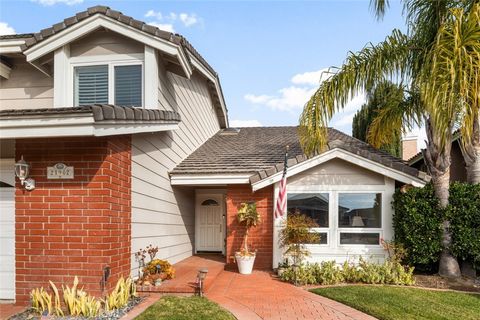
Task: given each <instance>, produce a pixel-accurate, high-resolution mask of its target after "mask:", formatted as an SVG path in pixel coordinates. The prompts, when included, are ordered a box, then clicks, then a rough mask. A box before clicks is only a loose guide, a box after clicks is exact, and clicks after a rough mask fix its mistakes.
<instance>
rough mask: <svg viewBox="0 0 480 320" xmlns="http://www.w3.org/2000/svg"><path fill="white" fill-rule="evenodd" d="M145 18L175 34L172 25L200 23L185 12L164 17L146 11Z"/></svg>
mask: <svg viewBox="0 0 480 320" xmlns="http://www.w3.org/2000/svg"><path fill="white" fill-rule="evenodd" d="M71 1H72V0H71ZM145 17H146V18H152V19H154V20H153V21H151V22H148V24H150V25H152V26H155V27H157V28H160V29H162V30H166V31H169V32H175V28H174V25H175V24H176V23H181V24H183V25H184V26H185V27H187V28H188V27H191V26H193V25H196V24H198V23H200V21H201V19H200V18H199V17H198V16H197V15H196V14H195V13H185V12H182V13H175V12H170V13H169V14H167V15H165V14H162V13H161V12H160V11H155V10H148V11H147V12H146V13H145Z"/></svg>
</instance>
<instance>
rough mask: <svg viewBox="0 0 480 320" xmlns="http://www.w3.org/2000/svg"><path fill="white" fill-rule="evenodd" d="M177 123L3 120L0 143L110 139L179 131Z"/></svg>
mask: <svg viewBox="0 0 480 320" xmlns="http://www.w3.org/2000/svg"><path fill="white" fill-rule="evenodd" d="M179 122H180V121H178V120H145V121H142V120H140V121H138V120H121V119H118V120H106V121H96V120H95V117H94V114H93V112H82V113H78V112H77V113H70V114H68V113H64V114H61V115H45V116H41V115H35V116H6V117H2V118H1V119H0V139H12V138H13V139H20V138H41V137H72V136H95V137H102V136H112V135H122V134H136V133H146V132H160V131H170V130H176V129H178V123H179Z"/></svg>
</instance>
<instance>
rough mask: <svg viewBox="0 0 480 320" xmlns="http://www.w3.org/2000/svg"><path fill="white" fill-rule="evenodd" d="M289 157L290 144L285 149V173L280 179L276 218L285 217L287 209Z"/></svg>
mask: <svg viewBox="0 0 480 320" xmlns="http://www.w3.org/2000/svg"><path fill="white" fill-rule="evenodd" d="M287 157H288V146H287V150H286V151H285V161H284V163H283V175H282V180H280V186H279V190H278V197H277V205H276V206H275V218H279V217H283V214H284V213H285V211H287Z"/></svg>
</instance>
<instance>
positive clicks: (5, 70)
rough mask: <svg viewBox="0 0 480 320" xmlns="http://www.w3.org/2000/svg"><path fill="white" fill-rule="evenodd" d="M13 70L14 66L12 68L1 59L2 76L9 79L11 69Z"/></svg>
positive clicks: (0, 71) (0, 70)
mask: <svg viewBox="0 0 480 320" xmlns="http://www.w3.org/2000/svg"><path fill="white" fill-rule="evenodd" d="M11 70H12V68H10V67H9V66H7V65H6V64H5V63H3V62H1V61H0V77H2V78H5V79H7V80H8V78H10V71H11Z"/></svg>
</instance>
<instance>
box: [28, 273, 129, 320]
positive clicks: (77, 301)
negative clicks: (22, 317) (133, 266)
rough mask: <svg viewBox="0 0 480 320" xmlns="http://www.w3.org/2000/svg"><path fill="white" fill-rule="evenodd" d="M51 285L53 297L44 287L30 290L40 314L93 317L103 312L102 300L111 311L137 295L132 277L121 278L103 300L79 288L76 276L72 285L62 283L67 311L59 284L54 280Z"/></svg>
mask: <svg viewBox="0 0 480 320" xmlns="http://www.w3.org/2000/svg"><path fill="white" fill-rule="evenodd" d="M50 286H51V287H52V290H53V293H54V295H53V297H52V295H51V294H49V293H47V292H46V291H45V289H43V288H35V289H33V290H32V291H31V292H30V297H31V299H32V308H33V309H34V310H35V312H37V313H39V314H42V315H43V314H44V313H47V314H48V315H53V314H55V315H57V316H60V317H63V316H64V315H71V316H74V317H81V319H84V318H92V317H96V316H98V315H100V314H101V313H102V302H103V304H104V308H103V309H104V310H106V311H111V310H113V309H119V308H122V307H124V306H125V305H126V304H127V303H128V300H130V298H132V297H134V296H135V295H136V292H135V285H134V283H133V280H132V279H131V278H127V279H124V278H123V277H122V278H120V279H119V280H118V282H117V285H116V286H115V289H114V290H113V291H112V293H110V294H109V295H107V296H106V298H105V300H101V299H98V298H95V297H92V296H90V295H88V294H87V292H85V291H84V290H83V288H78V278H77V277H75V279H74V281H73V286H72V287H69V286H68V285H65V286H63V285H62V289H63V302H64V304H65V309H66V312H64V310H62V306H61V302H60V294H59V292H58V289H57V286H55V284H54V283H53V282H52V281H50ZM62 319H63V318H62ZM69 319H70V318H69Z"/></svg>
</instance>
